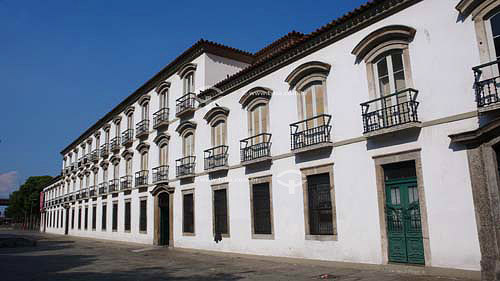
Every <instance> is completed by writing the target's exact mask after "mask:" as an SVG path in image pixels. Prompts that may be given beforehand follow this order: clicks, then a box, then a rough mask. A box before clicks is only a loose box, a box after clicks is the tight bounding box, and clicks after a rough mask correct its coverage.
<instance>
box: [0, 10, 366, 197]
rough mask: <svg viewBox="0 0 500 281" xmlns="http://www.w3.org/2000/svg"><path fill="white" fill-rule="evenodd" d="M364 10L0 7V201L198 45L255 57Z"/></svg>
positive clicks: (49, 167) (51, 169) (54, 167)
mask: <svg viewBox="0 0 500 281" xmlns="http://www.w3.org/2000/svg"><path fill="white" fill-rule="evenodd" d="M364 2H366V0H350V1H331V0H329V1H323V0H320V1H315V3H314V5H313V4H312V3H311V1H295V2H291V1H252V2H241V1H203V2H195V1H189V2H187V1H69V0H65V1H31V2H30V1H15V0H0V38H1V39H2V40H1V43H0V54H1V55H0V84H1V89H0V97H1V99H0V100H1V103H0V105H1V107H2V108H1V110H0V118H1V120H2V122H1V123H0V197H5V196H7V195H8V193H9V192H11V191H13V190H15V189H17V188H18V186H19V185H20V184H21V183H22V182H23V181H24V180H25V179H26V178H27V177H29V176H32V175H56V174H57V173H59V170H60V167H61V156H60V154H59V152H60V151H61V150H62V149H63V148H64V147H65V146H66V145H68V144H69V143H70V142H71V141H73V140H74V139H75V138H76V137H78V136H79V135H80V133H82V132H83V131H84V130H86V129H87V128H88V127H89V126H91V125H92V124H93V123H94V122H95V121H97V120H98V119H99V118H100V117H102V116H103V115H104V114H105V113H107V112H108V111H109V110H111V109H112V108H113V107H114V106H115V105H116V104H118V103H119V102H120V101H121V100H122V99H124V98H125V97H127V96H128V95H130V94H131V93H132V92H133V91H134V90H135V89H137V88H138V87H139V86H140V85H141V84H142V83H144V82H145V81H146V80H147V79H149V78H150V77H152V75H153V74H155V73H156V72H158V71H159V70H160V69H161V68H162V67H163V66H164V65H166V64H167V63H168V62H170V61H171V60H172V59H174V58H175V57H176V56H178V55H179V54H180V53H181V52H182V51H184V50H185V49H187V48H188V47H189V46H191V45H192V44H193V43H195V42H196V41H197V40H199V39H200V38H204V39H208V40H212V41H216V42H220V43H222V44H226V45H229V46H232V47H235V48H240V49H243V50H247V51H251V52H255V51H257V50H259V49H260V48H262V47H264V46H265V45H266V44H269V43H270V42H272V41H274V40H275V39H277V38H279V37H281V36H283V35H284V34H286V33H288V32H289V31H291V30H297V31H300V32H304V33H307V32H311V31H313V30H315V29H316V28H319V27H320V26H322V25H324V24H326V23H328V22H330V21H331V20H333V19H335V18H337V17H338V16H340V15H342V14H344V13H345V12H347V11H350V10H352V9H353V8H355V7H357V6H359V5H361V4H362V3H364ZM187 3H192V4H191V5H188V4H187ZM318 7H320V9H318Z"/></svg>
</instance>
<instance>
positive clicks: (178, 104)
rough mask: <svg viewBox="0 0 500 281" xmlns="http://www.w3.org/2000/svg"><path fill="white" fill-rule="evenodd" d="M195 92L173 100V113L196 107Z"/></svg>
mask: <svg viewBox="0 0 500 281" xmlns="http://www.w3.org/2000/svg"><path fill="white" fill-rule="evenodd" d="M195 104H196V94H194V93H187V94H185V95H184V96H182V97H180V98H178V99H177V100H175V115H177V116H179V115H182V114H183V113H185V112H188V111H191V110H194V109H195V108H196V105H195Z"/></svg>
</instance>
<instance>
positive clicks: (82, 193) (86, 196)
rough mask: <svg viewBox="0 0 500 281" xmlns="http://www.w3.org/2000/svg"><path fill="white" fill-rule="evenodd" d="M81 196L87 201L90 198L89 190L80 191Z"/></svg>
mask: <svg viewBox="0 0 500 281" xmlns="http://www.w3.org/2000/svg"><path fill="white" fill-rule="evenodd" d="M80 195H81V197H82V199H87V198H88V197H89V190H88V189H87V188H84V189H82V190H80Z"/></svg>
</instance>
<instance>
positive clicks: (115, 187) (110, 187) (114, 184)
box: [108, 179, 120, 192]
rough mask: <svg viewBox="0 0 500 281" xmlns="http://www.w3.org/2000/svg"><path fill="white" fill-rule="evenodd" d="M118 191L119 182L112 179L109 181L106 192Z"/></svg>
mask: <svg viewBox="0 0 500 281" xmlns="http://www.w3.org/2000/svg"><path fill="white" fill-rule="evenodd" d="M119 189H120V180H118V179H113V180H109V185H108V192H115V191H118V190H119Z"/></svg>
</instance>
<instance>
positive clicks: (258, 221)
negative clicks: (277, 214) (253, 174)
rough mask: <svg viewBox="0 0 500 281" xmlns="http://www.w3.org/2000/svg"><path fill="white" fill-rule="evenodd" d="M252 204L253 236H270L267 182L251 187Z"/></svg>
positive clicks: (269, 199)
mask: <svg viewBox="0 0 500 281" xmlns="http://www.w3.org/2000/svg"><path fill="white" fill-rule="evenodd" d="M252 203H253V204H252V211H253V230H254V234H272V226H271V193H270V189H269V183H268V182H263V183H258V184H254V185H253V186H252Z"/></svg>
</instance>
